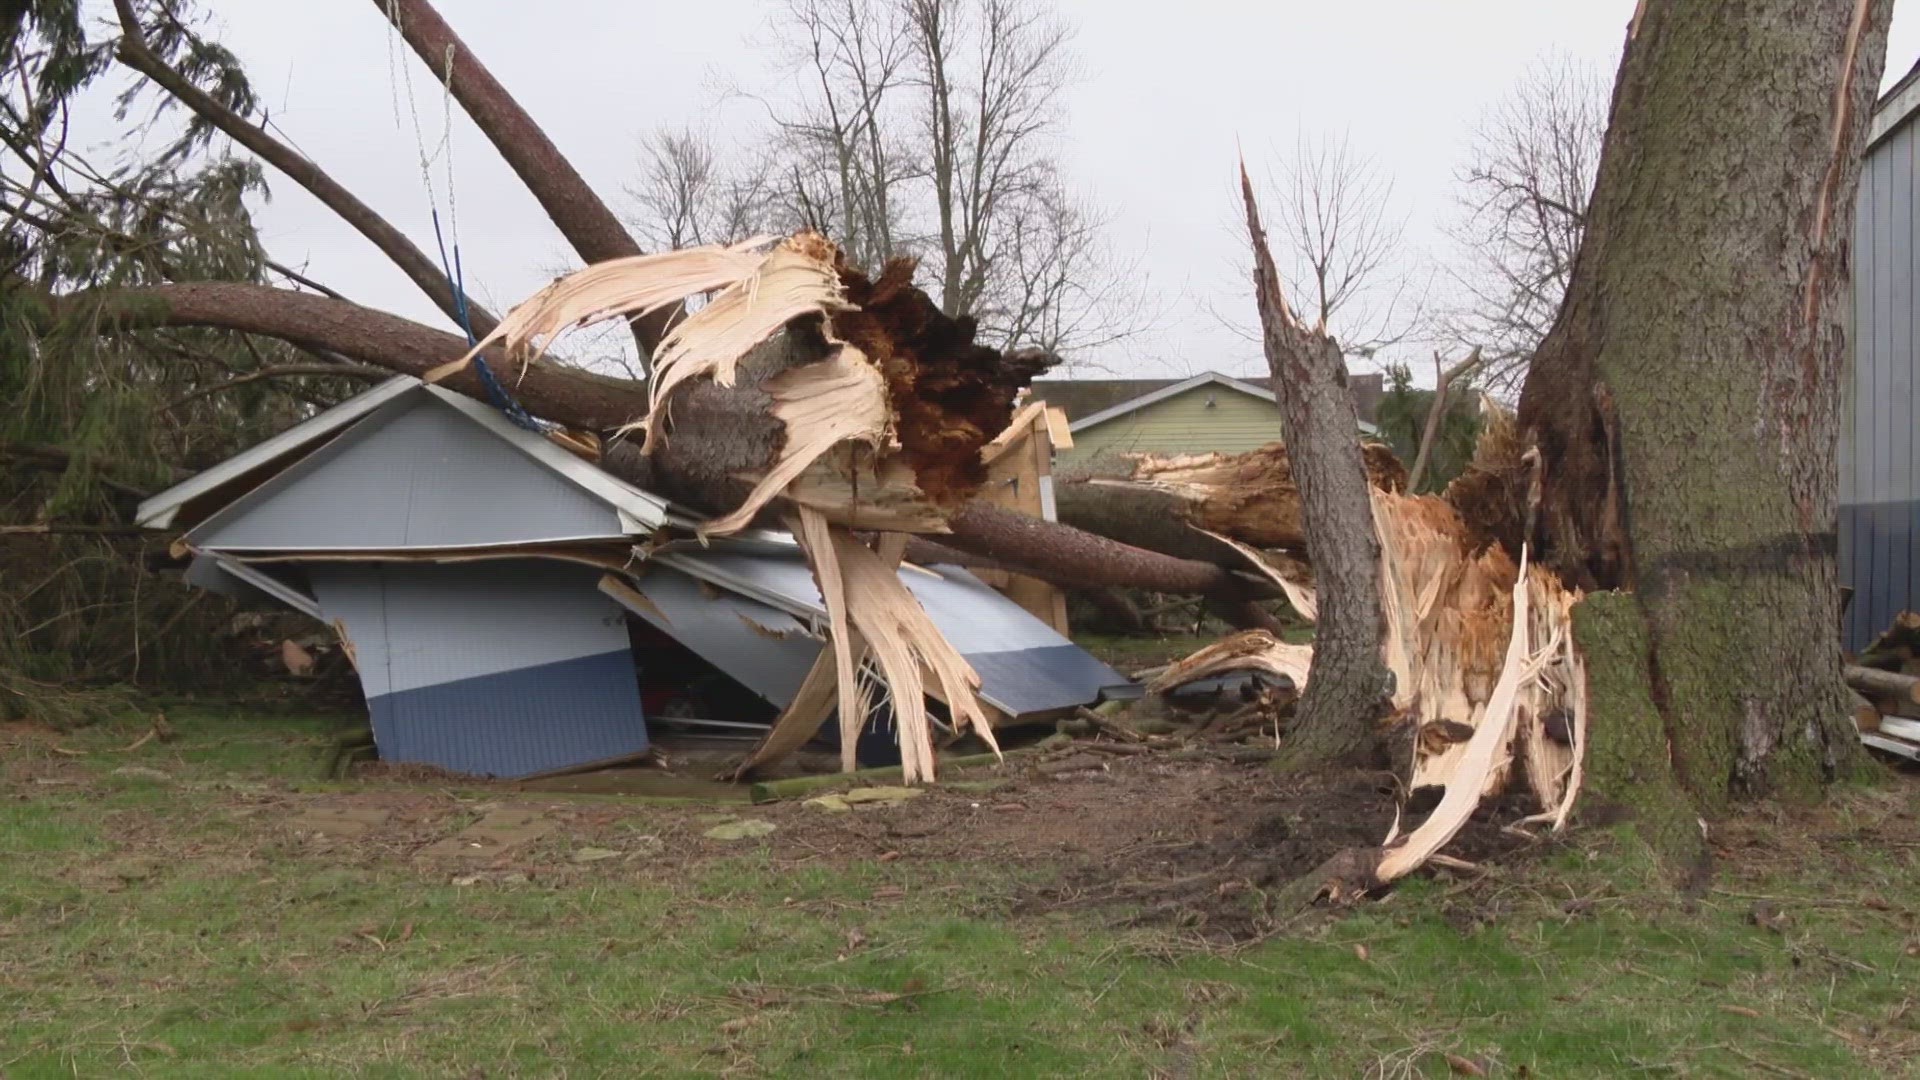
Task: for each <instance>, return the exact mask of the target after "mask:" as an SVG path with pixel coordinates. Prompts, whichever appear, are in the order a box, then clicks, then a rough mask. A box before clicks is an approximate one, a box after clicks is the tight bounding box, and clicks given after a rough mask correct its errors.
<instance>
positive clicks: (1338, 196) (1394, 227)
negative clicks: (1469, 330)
mask: <svg viewBox="0 0 1920 1080" xmlns="http://www.w3.org/2000/svg"><path fill="white" fill-rule="evenodd" d="M1284 160H1285V164H1284V165H1283V166H1282V167H1281V168H1280V169H1279V170H1278V172H1277V174H1276V175H1275V176H1274V177H1273V178H1272V179H1271V180H1269V182H1268V184H1267V185H1266V186H1267V189H1268V194H1267V196H1266V197H1265V198H1264V199H1263V200H1262V201H1263V202H1265V203H1267V204H1268V205H1270V206H1272V207H1274V210H1275V212H1274V215H1273V219H1274V220H1273V228H1272V233H1271V235H1270V242H1271V243H1272V245H1273V246H1274V247H1275V249H1276V250H1275V251H1274V252H1273V254H1274V257H1275V260H1276V263H1277V264H1278V269H1279V273H1280V277H1281V279H1282V281H1283V282H1284V284H1285V286H1286V289H1287V291H1288V292H1289V293H1290V294H1292V295H1293V296H1296V297H1298V298H1299V301H1300V309H1301V310H1300V317H1301V318H1302V319H1303V320H1304V321H1306V322H1307V323H1309V324H1311V325H1312V326H1313V328H1314V329H1315V330H1317V331H1320V332H1324V333H1329V334H1331V335H1333V336H1335V337H1337V338H1338V339H1339V342H1340V347H1341V350H1342V351H1343V352H1344V353H1345V354H1346V355H1347V356H1348V357H1361V358H1366V359H1371V358H1372V357H1373V356H1374V355H1375V354H1376V353H1378V352H1380V351H1381V350H1383V349H1387V348H1389V347H1391V346H1393V345H1396V344H1398V343H1400V342H1401V341H1404V340H1405V339H1406V338H1407V337H1409V336H1410V335H1412V334H1413V333H1414V332H1415V330H1416V329H1418V328H1419V326H1420V323H1421V317H1422V312H1421V308H1422V299H1423V298H1422V296H1421V295H1419V294H1418V293H1417V292H1416V290H1415V288H1414V286H1415V281H1414V279H1413V277H1412V276H1411V275H1410V274H1409V273H1408V272H1407V271H1406V269H1405V268H1404V267H1403V266H1402V265H1401V263H1400V255H1401V254H1402V252H1401V247H1402V241H1403V239H1404V236H1405V229H1406V219H1405V217H1404V216H1403V215H1399V214H1397V213H1396V212H1395V208H1394V199H1393V182H1392V180H1391V179H1387V178H1384V177H1382V176H1381V175H1380V174H1379V171H1378V169H1377V167H1376V165H1375V163H1374V162H1373V160H1372V159H1370V158H1368V157H1367V156H1365V155H1363V154H1360V153H1357V152H1356V151H1354V149H1353V148H1352V147H1351V146H1350V145H1349V144H1348V142H1347V140H1346V139H1345V138H1344V137H1343V138H1331V137H1322V138H1320V139H1317V140H1315V139H1309V138H1307V137H1304V136H1303V137H1302V138H1301V139H1300V140H1299V141H1298V143H1297V144H1296V146H1295V148H1294V151H1293V153H1292V154H1291V155H1288V156H1287V157H1286V158H1285V159H1284ZM1223 321H1226V322H1228V323H1229V324H1230V325H1231V326H1232V328H1233V329H1234V330H1235V332H1237V333H1240V334H1241V335H1242V336H1244V337H1246V338H1248V339H1249V340H1253V341H1258V340H1260V334H1259V333H1258V332H1257V331H1254V330H1248V329H1247V328H1246V327H1245V326H1244V325H1241V324H1240V323H1239V322H1237V321H1236V320H1233V319H1226V318H1224V317H1223Z"/></svg>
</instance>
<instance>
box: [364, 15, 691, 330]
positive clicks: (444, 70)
mask: <svg viewBox="0 0 1920 1080" xmlns="http://www.w3.org/2000/svg"><path fill="white" fill-rule="evenodd" d="M374 5H375V6H376V7H378V8H379V9H380V12H381V14H382V15H384V16H386V18H387V19H388V21H390V22H391V23H392V24H393V26H394V29H395V30H397V31H398V32H399V33H400V36H401V37H402V38H403V39H405V41H406V43H407V44H408V45H409V46H410V47H412V49H413V51H414V52H415V53H416V54H417V55H418V56H419V57H420V59H421V60H422V61H423V62H425V63H426V65H427V67H428V68H429V69H431V70H432V72H433V79H434V82H436V83H440V84H442V85H444V86H445V87H446V88H447V92H448V93H450V94H452V95H453V99H454V100H455V101H458V102H459V103H460V108H461V109H463V110H464V111H465V112H466V114H467V116H468V117H469V118H470V119H472V120H473V122H474V125H475V126H476V127H478V128H479V129H480V131H481V133H482V134H484V135H486V137H487V140H488V141H489V142H491V143H493V147H494V149H495V150H497V151H499V152H500V157H501V159H502V160H504V161H505V162H506V163H507V166H508V167H509V168H511V169H512V170H513V173H514V175H515V176H518V177H519V178H520V182H521V183H522V184H525V185H526V187H527V190H528V191H529V192H531V193H532V194H533V197H534V198H535V199H536V200H538V201H539V203H540V207H541V209H543V210H545V211H546V212H547V217H548V218H549V219H550V220H552V222H553V224H554V226H555V227H556V228H558V229H559V230H560V235H562V236H564V237H566V239H567V243H568V245H569V246H571V247H572V248H573V250H574V252H575V253H577V254H578V255H579V256H580V258H581V259H582V260H584V261H585V262H588V263H597V262H605V261H607V260H609V259H623V258H630V257H633V256H637V255H639V254H641V251H640V245H639V244H638V243H635V242H634V239H633V237H632V236H631V235H630V234H629V233H628V232H627V230H626V227H625V226H623V225H621V224H620V219H619V218H618V217H616V216H615V215H614V213H613V211H612V209H611V208H610V207H608V206H607V204H606V202H605V200H603V199H601V198H600V196H599V195H597V194H595V193H594V190H593V189H592V188H591V187H589V186H588V185H587V182H586V180H585V179H583V178H582V177H581V176H580V173H579V171H578V170H576V169H575V168H574V167H573V163H572V162H571V161H568V160H567V158H566V155H564V154H562V153H561V152H560V148H559V147H557V146H555V145H554V144H553V140H552V139H549V138H548V137H547V133H546V132H545V131H543V130H542V129H541V127H540V125H539V124H536V123H534V121H533V117H531V116H529V115H527V111H526V110H525V109H524V108H522V107H521V105H520V103H519V102H518V101H516V100H514V98H513V95H512V94H509V93H508V92H507V88H506V87H505V86H502V85H501V84H500V80H498V79H496V78H494V77H493V73H492V72H491V71H488V70H487V67H486V65H485V64H482V63H481V62H480V59H479V58H478V57H477V56H475V55H474V54H473V51H472V50H471V49H469V48H467V46H466V43H465V42H463V41H461V40H460V37H459V35H457V34H455V33H454V32H453V28H452V27H451V26H448V25H447V22H446V20H445V19H443V18H441V17H440V13H439V12H438V11H436V10H434V8H433V5H432V4H430V3H427V2H426V0H374ZM674 310H675V309H673V308H663V309H661V310H660V311H658V312H654V313H652V314H650V315H648V316H647V317H645V318H641V319H637V320H635V321H634V322H633V324H632V328H633V336H634V341H635V342H636V343H637V344H638V345H639V347H640V355H641V363H642V365H643V366H644V365H645V363H646V362H647V361H648V359H649V357H650V356H651V354H652V352H653V349H654V346H656V345H658V344H659V343H660V339H661V338H662V337H663V336H665V334H666V329H667V321H668V319H669V318H670V317H671V316H672V314H673V312H674ZM491 329H492V327H491V326H487V327H484V328H480V327H476V328H475V332H476V333H480V334H485V333H487V332H488V331H489V330H491Z"/></svg>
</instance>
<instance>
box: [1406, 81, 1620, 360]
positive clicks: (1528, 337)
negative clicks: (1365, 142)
mask: <svg viewBox="0 0 1920 1080" xmlns="http://www.w3.org/2000/svg"><path fill="white" fill-rule="evenodd" d="M1606 127H1607V81H1606V80H1605V79H1604V78H1602V77H1600V76H1598V75H1595V74H1593V73H1590V72H1587V71H1584V70H1583V69H1581V68H1579V67H1577V66H1575V65H1573V64H1571V63H1568V62H1555V61H1542V62H1540V63H1537V64H1535V65H1534V66H1533V68H1532V69H1531V70H1529V71H1528V73H1527V74H1526V75H1525V76H1524V77H1523V78H1522V79H1521V80H1520V82H1519V83H1518V84H1516V85H1515V86H1514V88H1513V89H1512V90H1511V91H1510V92H1509V93H1508V95H1507V96H1506V97H1505V98H1504V99H1502V100H1501V101H1500V103H1499V104H1497V105H1495V106H1494V107H1493V108H1492V109H1491V110H1490V111H1489V112H1488V113H1487V114H1486V116H1485V117H1484V118H1483V119H1482V121H1481V123H1480V126H1479V129H1478V131H1477V132H1476V135H1475V138H1474V143H1473V156H1472V160H1471V162H1470V163H1469V164H1468V165H1467V167H1466V168H1465V169H1464V170H1463V171H1462V172H1461V174H1460V181H1461V185H1462V192H1461V196H1460V201H1461V211H1462V213H1461V218H1460V220H1459V221H1458V222H1457V223H1456V224H1455V225H1453V226H1452V227H1451V228H1450V230H1449V231H1450V233H1451V234H1452V236H1453V239H1454V241H1455V242H1456V243H1457V244H1459V245H1460V247H1461V248H1462V249H1463V250H1464V252H1465V258H1463V259H1462V260H1461V262H1460V268H1459V269H1457V270H1456V271H1455V272H1454V275H1453V276H1454V277H1455V278H1456V280H1457V283H1458V286H1459V288H1460V292H1461V296H1462V298H1463V299H1462V301H1461V302H1460V303H1459V304H1458V305H1456V306H1455V307H1454V308H1453V309H1452V310H1450V311H1448V312H1447V313H1446V315H1445V317H1444V319H1443V320H1442V322H1443V325H1442V327H1441V333H1442V336H1443V337H1445V338H1446V339H1448V340H1449V341H1450V342H1451V343H1453V344H1455V345H1456V346H1457V347H1459V348H1469V347H1474V346H1478V347H1480V348H1482V349H1483V350H1484V351H1485V355H1486V359H1487V364H1486V368H1485V372H1484V376H1483V377H1484V379H1485V381H1486V382H1487V383H1488V385H1489V386H1490V387H1492V388H1494V389H1496V390H1506V391H1511V390H1513V389H1514V388H1516V387H1517V386H1518V385H1519V379H1520V377H1521V376H1523V375H1524V374H1525V373H1526V368H1527V364H1528V361H1529V360H1531V358H1532V357H1533V353H1534V350H1535V348H1536V347H1537V346H1538V345H1539V344H1540V341H1541V339H1542V338H1544V337H1545V336H1546V334H1547V331H1548V329H1550V328H1551V327H1552V325H1553V320H1554V316H1555V315H1556V314H1557V313H1558V312H1559V310H1560V302H1561V299H1562V298H1563V297H1564V296H1565V295H1566V291H1567V281H1568V280H1569V278H1570V277H1571V275H1572V272H1573V257H1574V253H1575V252H1577V251H1578V250H1579V248H1580V238H1581V235H1582V234H1583V233H1584V232H1585V229H1586V221H1587V205H1588V200H1589V199H1590V197H1591V194H1592V192H1593V183H1594V174H1595V170H1596V169H1597V167H1598V165H1599V161H1600V143H1601V139H1602V138H1603V137H1604V136H1605V134H1606Z"/></svg>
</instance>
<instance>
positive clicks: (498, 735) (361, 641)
mask: <svg viewBox="0 0 1920 1080" xmlns="http://www.w3.org/2000/svg"><path fill="white" fill-rule="evenodd" d="M309 572H310V574H311V577H312V581H313V587H314V592H315V594H316V595H317V596H318V597H319V600H320V606H321V609H322V613H323V615H324V616H325V617H326V618H327V619H329V620H334V619H338V620H340V622H341V623H343V624H344V625H345V627H346V636H347V640H348V642H349V643H350V644H351V645H352V647H353V650H354V664H355V667H356V668H357V670H358V671H359V673H360V682H361V687H362V689H363V690H364V691H365V693H366V697H367V707H368V711H369V712H371V713H372V715H373V733H374V741H375V742H376V743H377V744H378V745H379V748H380V755H381V757H382V758H385V759H387V760H390V761H404V762H419V763H424V764H429V765H437V766H439V767H441V768H444V769H450V770H453V771H455V772H461V773H470V774H474V775H482V776H507V777H512V776H526V775H529V774H531V773H537V772H545V771H548V770H551V769H558V768H563V767H566V766H571V765H581V764H586V763H589V762H595V761H604V760H607V759H609V758H614V757H620V756H623V755H627V754H634V753H638V752H640V751H642V750H645V749H646V748H647V730H646V724H645V722H644V720H643V718H642V716H641V710H640V689H639V680H638V679H637V678H636V676H635V672H634V666H633V658H632V654H631V652H630V651H629V648H628V641H627V631H626V619H625V617H624V616H623V615H622V614H621V612H620V609H619V607H618V606H616V605H615V604H614V603H613V602H612V601H611V600H609V599H607V598H606V597H605V596H602V595H601V594H600V592H599V589H598V582H599V577H600V573H599V571H597V570H592V569H588V568H585V567H579V566H572V565H569V564H566V563H559V562H542V561H536V560H506V561H499V562H487V563H461V564H455V565H448V566H432V565H421V564H413V563H386V564H366V563H315V564H312V565H311V566H310V567H309Z"/></svg>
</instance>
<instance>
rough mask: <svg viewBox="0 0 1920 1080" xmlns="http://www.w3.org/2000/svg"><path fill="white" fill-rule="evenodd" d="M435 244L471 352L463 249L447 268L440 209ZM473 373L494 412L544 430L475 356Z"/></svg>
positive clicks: (475, 341)
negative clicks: (477, 378) (461, 259)
mask: <svg viewBox="0 0 1920 1080" xmlns="http://www.w3.org/2000/svg"><path fill="white" fill-rule="evenodd" d="M433 240H434V243H436V244H438V245H439V247H440V269H441V271H442V272H443V273H445V274H446V275H447V280H448V281H451V282H452V283H453V310H454V313H455V314H456V315H458V316H459V317H460V329H461V330H464V331H465V332H466V335H467V347H468V348H472V347H473V346H474V345H476V344H478V342H479V340H480V339H479V338H478V337H476V336H474V333H473V318H472V316H471V315H469V314H468V313H467V283H466V277H465V273H464V271H463V270H462V268H461V266H460V245H459V244H457V243H456V244H454V246H453V264H452V265H451V266H449V265H448V264H447V241H446V238H445V237H444V236H443V235H441V232H440V208H439V207H438V206H436V207H434V208H433ZM473 370H474V374H476V375H478V376H479V377H480V385H481V386H484V387H486V389H487V397H488V398H489V399H490V400H491V401H492V402H493V406H494V408H496V409H499V410H500V411H501V412H503V413H506V414H507V417H508V418H509V419H511V420H512V421H513V422H514V423H516V424H518V425H520V426H521V427H523V428H526V429H527V430H528V431H542V430H544V427H543V425H542V424H541V423H540V421H538V420H536V419H534V417H533V414H531V413H529V412H527V410H526V407H525V406H523V405H521V404H520V402H518V401H517V400H515V399H514V396H513V394H512V393H510V392H509V391H508V390H507V388H506V387H505V386H504V385H502V384H501V382H500V379H499V377H497V376H496V375H494V373H493V368H491V367H489V366H488V365H487V358H486V357H484V356H479V355H476V356H475V357H474V358H473Z"/></svg>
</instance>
